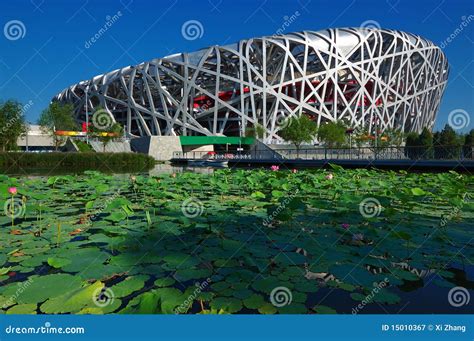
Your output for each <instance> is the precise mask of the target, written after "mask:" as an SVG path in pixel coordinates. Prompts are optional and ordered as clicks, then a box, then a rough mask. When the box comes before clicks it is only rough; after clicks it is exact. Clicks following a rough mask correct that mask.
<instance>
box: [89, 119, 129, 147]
mask: <svg viewBox="0 0 474 341" xmlns="http://www.w3.org/2000/svg"><path fill="white" fill-rule="evenodd" d="M93 131H94V132H97V133H98V135H97V138H98V139H99V141H100V142H102V147H103V152H104V153H105V148H106V147H107V145H108V144H109V143H110V142H111V141H113V140H115V139H117V138H119V137H122V135H123V128H122V126H121V125H120V124H119V123H113V124H112V126H110V127H108V128H106V129H97V130H96V129H94V130H93ZM109 134H114V135H109Z"/></svg>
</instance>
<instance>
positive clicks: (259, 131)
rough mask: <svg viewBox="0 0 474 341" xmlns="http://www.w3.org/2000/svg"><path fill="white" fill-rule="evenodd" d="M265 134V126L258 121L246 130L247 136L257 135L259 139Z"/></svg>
mask: <svg viewBox="0 0 474 341" xmlns="http://www.w3.org/2000/svg"><path fill="white" fill-rule="evenodd" d="M264 135H265V128H264V127H263V126H262V125H261V124H258V123H256V124H255V125H254V126H253V127H249V128H247V129H246V130H245V136H246V137H255V138H258V139H261V138H263V137H264Z"/></svg>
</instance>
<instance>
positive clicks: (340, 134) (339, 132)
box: [318, 121, 347, 148]
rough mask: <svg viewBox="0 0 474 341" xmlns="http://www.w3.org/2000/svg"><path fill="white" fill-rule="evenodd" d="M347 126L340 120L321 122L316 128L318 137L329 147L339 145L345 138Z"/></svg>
mask: <svg viewBox="0 0 474 341" xmlns="http://www.w3.org/2000/svg"><path fill="white" fill-rule="evenodd" d="M346 130H347V127H346V125H345V124H344V122H342V121H336V122H328V123H326V124H322V125H321V126H320V127H319V129H318V138H319V140H321V141H322V142H324V144H325V145H326V146H328V147H329V148H333V147H340V146H342V145H343V144H344V142H345V140H346Z"/></svg>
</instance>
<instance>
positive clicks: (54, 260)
mask: <svg viewBox="0 0 474 341" xmlns="http://www.w3.org/2000/svg"><path fill="white" fill-rule="evenodd" d="M70 263H71V261H70V260H69V259H66V258H59V257H49V258H48V264H49V266H51V267H53V268H56V269H59V268H62V267H63V266H65V265H67V264H70Z"/></svg>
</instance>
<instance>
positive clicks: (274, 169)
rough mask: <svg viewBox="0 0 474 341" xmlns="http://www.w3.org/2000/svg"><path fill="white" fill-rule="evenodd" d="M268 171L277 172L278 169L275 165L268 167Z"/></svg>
mask: <svg viewBox="0 0 474 341" xmlns="http://www.w3.org/2000/svg"><path fill="white" fill-rule="evenodd" d="M270 169H271V170H272V171H274V172H275V171H277V170H279V169H280V167H279V166H277V165H273V166H271V167H270Z"/></svg>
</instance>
